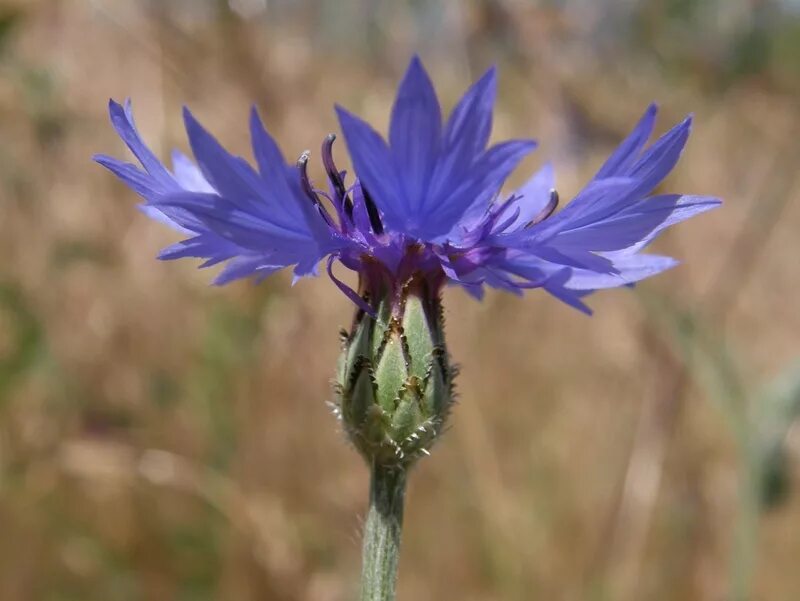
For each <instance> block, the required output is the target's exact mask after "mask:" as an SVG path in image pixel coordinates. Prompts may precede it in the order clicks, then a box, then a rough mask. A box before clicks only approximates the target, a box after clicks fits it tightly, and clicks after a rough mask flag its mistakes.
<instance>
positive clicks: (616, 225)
mask: <svg viewBox="0 0 800 601" xmlns="http://www.w3.org/2000/svg"><path fill="white" fill-rule="evenodd" d="M717 206H719V201H717V200H716V199H713V198H704V197H685V196H679V195H677V194H670V195H663V196H654V197H652V198H646V199H644V200H641V201H639V202H636V203H633V204H631V205H629V206H628V207H626V208H624V209H623V210H621V211H619V212H618V213H616V214H614V215H612V216H611V217H609V218H606V219H603V220H601V221H598V222H596V223H594V224H591V225H588V226H585V227H581V228H576V229H570V230H568V231H564V232H562V233H559V234H558V235H557V236H556V237H555V239H554V240H553V244H554V245H557V246H558V247H559V248H582V249H589V250H593V251H614V250H622V249H625V248H629V247H631V246H634V245H638V244H640V243H641V242H642V241H644V240H652V239H653V236H652V233H653V232H654V231H659V232H660V231H662V230H663V229H664V228H665V227H667V226H668V225H671V224H672V223H677V222H678V221H682V220H684V219H688V218H689V217H691V216H693V215H698V214H700V213H703V212H705V211H708V210H710V209H713V208H715V207H717ZM676 212H677V215H676V216H675V217H673V215H674V214H675V213H676ZM670 218H672V219H671V220H670ZM667 220H670V221H669V222H668V221H667ZM665 222H666V225H664V224H665Z"/></svg>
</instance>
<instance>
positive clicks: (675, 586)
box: [0, 0, 800, 601]
mask: <svg viewBox="0 0 800 601" xmlns="http://www.w3.org/2000/svg"><path fill="white" fill-rule="evenodd" d="M414 52H419V53H420V54H421V55H422V57H423V58H424V60H425V62H426V64H427V66H428V68H429V69H430V71H431V74H432V76H433V79H434V81H435V82H436V84H437V88H438V90H439V92H440V94H441V97H442V102H443V105H444V106H445V107H446V108H448V109H449V108H450V107H452V105H453V104H454V102H455V100H456V99H457V98H458V97H459V95H460V94H461V93H462V91H463V90H464V89H465V88H466V86H467V85H468V84H469V83H470V82H472V81H473V80H474V79H475V78H477V77H478V76H479V75H480V74H481V73H482V72H483V70H484V69H485V68H487V67H488V66H489V65H491V64H497V65H498V66H499V67H500V90H499V101H498V109H497V111H498V112H497V116H496V125H495V133H494V136H495V138H496V139H505V138H508V137H512V136H523V137H527V136H533V137H536V138H538V139H539V140H540V142H541V146H540V148H539V150H537V152H536V153H534V156H533V157H532V158H530V159H528V160H526V162H525V163H524V165H523V168H522V169H521V170H520V171H519V173H518V174H517V175H515V177H514V179H513V181H512V182H511V183H512V184H514V183H520V182H521V181H522V179H523V178H524V177H525V176H526V175H528V174H530V173H531V172H532V170H533V169H535V168H536V167H537V166H538V165H540V164H541V163H542V162H543V161H544V160H553V161H554V162H555V164H556V173H557V177H558V185H559V190H560V192H561V196H562V198H570V197H571V196H572V194H574V193H575V192H576V191H577V190H578V189H579V188H580V186H581V185H582V183H583V182H585V181H586V180H587V179H588V178H589V177H591V175H592V174H593V173H594V171H595V170H596V169H597V168H598V167H599V165H600V164H601V163H602V161H603V157H604V156H605V155H606V154H607V153H608V152H609V151H610V149H611V148H612V147H613V146H614V145H615V144H616V143H617V142H618V141H619V140H621V138H622V137H623V136H624V135H625V133H626V132H627V131H628V130H629V129H630V128H631V127H632V126H633V124H634V123H635V122H636V120H637V119H638V118H639V116H640V114H641V113H642V112H643V111H644V109H645V107H646V106H647V104H648V103H650V102H651V101H653V100H657V101H659V103H660V105H661V108H662V112H661V120H660V122H659V126H658V127H659V131H663V130H664V129H666V128H667V127H668V126H670V125H672V124H673V123H675V122H677V121H678V120H679V119H681V118H682V117H683V116H684V115H685V114H686V113H689V112H693V113H694V114H695V117H696V122H695V123H696V125H695V130H694V134H693V136H692V138H691V139H690V143H689V146H688V149H687V150H686V152H685V154H684V156H683V159H682V161H681V162H680V163H679V165H678V167H677V169H676V170H675V172H674V173H673V175H671V176H670V178H669V179H668V180H667V184H666V187H667V188H668V189H669V190H670V191H680V192H691V193H697V194H706V195H716V196H720V197H722V198H723V199H724V200H725V204H724V206H723V208H722V209H720V210H718V211H715V212H713V213H710V214H707V215H704V216H702V217H699V218H697V219H695V220H693V221H691V222H689V223H686V224H684V225H681V226H679V227H678V228H676V229H675V230H674V231H670V232H668V233H667V234H666V235H665V236H663V237H662V238H661V239H660V240H659V241H658V242H657V243H656V244H655V250H656V251H657V252H660V253H663V254H670V255H673V256H676V257H679V258H680V259H682V260H684V261H685V263H684V265H682V266H681V267H679V268H677V269H675V270H673V271H672V272H670V273H667V274H665V275H663V276H660V277H658V278H655V279H654V280H653V281H648V282H646V283H645V284H643V285H642V286H640V287H639V288H638V289H637V290H635V291H629V290H622V291H619V290H617V291H608V292H602V293H599V294H597V295H595V296H593V297H592V298H591V299H590V304H591V305H592V306H593V307H594V309H595V310H596V315H595V316H594V317H592V318H587V317H585V316H583V315H581V314H579V313H577V312H576V311H574V310H572V309H570V308H568V307H566V306H564V305H561V304H559V303H557V302H555V301H554V300H552V299H550V298H547V297H545V295H544V294H542V293H538V292H536V291H533V292H531V293H530V294H528V295H526V297H525V298H523V299H519V298H516V297H512V296H509V295H504V294H499V293H491V294H489V295H488V297H487V298H486V300H485V301H484V302H483V303H480V304H479V303H476V302H474V301H472V300H471V299H469V298H467V297H466V295H465V294H464V293H462V292H460V291H459V290H447V291H446V294H445V303H446V316H447V321H448V327H449V338H450V348H451V351H452V353H453V355H454V359H455V360H456V361H457V362H459V363H460V364H461V367H462V375H461V377H460V380H459V382H458V388H459V391H460V404H459V406H458V407H457V408H456V410H455V413H454V415H453V419H452V428H451V429H450V431H449V432H448V434H447V435H446V436H445V437H444V438H443V440H442V441H441V442H440V444H439V445H438V446H437V447H436V448H435V450H434V453H433V457H432V458H431V459H428V460H425V461H423V462H421V463H420V464H419V465H418V466H417V467H416V468H415V470H414V471H415V473H414V474H413V477H412V479H411V484H410V490H409V494H408V497H407V513H406V529H405V533H404V541H403V552H402V557H401V566H400V589H399V598H400V599H401V600H412V599H413V600H415V601H427V600H433V599H437V600H441V599H460V600H467V601H469V600H476V601H477V600H481V601H485V600H517V599H519V600H523V599H524V600H527V599H554V600H562V599H563V600H575V601H578V600H581V601H582V600H606V599H608V600H614V601H616V600H639V599H648V600H651V599H653V600H665V601H666V600H695V599H698V600H700V599H702V600H706V599H709V600H723V599H735V600H737V601H739V600H745V599H757V600H769V601H781V600H787V601H789V600H796V599H800V571H798V569H797V558H798V557H800V495H798V494H797V489H798V485H800V426H798V425H797V424H796V423H795V421H796V418H797V417H798V415H800V344H798V343H800V311H799V310H798V307H800V285H798V284H799V283H800V238H799V237H798V231H800V204H799V203H798V202H797V200H798V196H799V195H800V100H799V98H800V2H797V0H782V1H781V0H760V1H759V0H694V1H693V0H642V1H636V0H615V1H609V2H603V3H600V2H593V1H591V0H560V1H559V0H550V1H547V0H541V1H538V2H535V1H524V0H500V1H494V2H491V1H486V0H483V1H481V0H470V1H466V2H460V3H455V2H445V1H444V0H432V1H428V2H424V1H422V0H417V1H414V2H397V1H396V2H391V1H389V0H383V1H380V0H337V1H333V0H329V1H321V2H316V3H304V2H290V1H288V0H191V1H190V0H170V1H169V2H167V1H158V0H152V1H144V0H139V1H130V0H90V1H83V2H81V1H79V0H17V1H14V0H11V1H9V0H3V2H2V3H0V532H2V536H0V600H2V601H17V600H21V601H27V600H31V601H33V600H36V601H39V600H41V601H72V600H75V601H78V600H80V601H95V600H96V601H135V600H153V601H159V600H180V601H194V600H199V601H202V600H217V599H224V600H226V601H228V600H231V601H239V600H242V601H248V600H259V601H266V600H271V599H275V600H287V601H304V600H307V601H339V600H348V599H353V598H355V596H356V588H357V582H358V574H359V569H360V568H359V565H360V532H361V527H362V518H363V515H364V510H365V507H366V500H367V488H368V482H367V471H366V469H365V468H364V466H363V465H362V462H361V460H360V458H359V457H358V456H357V455H356V453H355V452H354V451H353V450H352V449H350V448H349V447H348V445H347V444H346V443H345V441H344V438H343V436H342V435H341V434H340V433H339V431H338V428H337V424H336V422H335V420H334V418H333V417H332V416H331V415H330V412H329V410H328V408H327V407H326V406H325V404H324V401H325V400H327V399H330V398H331V397H332V393H331V387H330V378H331V376H332V374H333V370H334V364H335V360H336V356H337V354H338V350H339V344H338V340H337V331H338V329H339V327H341V326H348V325H349V322H350V319H351V313H352V311H353V307H352V305H351V304H350V302H349V301H348V300H347V299H346V298H345V297H344V296H343V295H342V294H341V293H339V292H338V291H337V290H336V289H335V287H334V286H332V285H331V284H330V282H328V281H327V278H318V279H316V280H306V281H303V282H301V283H299V284H297V285H296V286H294V287H291V286H290V285H289V284H290V279H291V278H290V275H289V274H285V273H284V274H280V275H279V276H276V277H272V278H270V279H269V280H267V281H266V282H265V283H264V284H262V285H259V286H255V285H253V284H252V283H250V282H239V283H235V284H232V285H230V286H227V287H225V288H212V287H210V286H209V285H208V282H209V281H210V279H211V277H212V275H213V274H212V273H210V272H208V271H198V270H197V269H195V267H196V266H195V265H193V264H192V261H189V260H187V261H181V262H177V263H160V262H158V261H156V260H155V259H154V257H155V255H156V253H157V251H158V250H159V249H160V248H161V247H163V246H166V245H167V244H169V243H171V242H173V241H175V240H176V236H175V234H174V233H173V232H171V231H170V230H169V229H168V228H165V227H161V226H159V225H158V224H156V223H153V222H151V221H149V220H147V219H146V218H145V217H143V216H142V215H141V214H140V213H139V212H138V211H137V210H136V209H135V204H136V203H137V201H138V199H137V198H136V197H135V195H134V194H133V193H132V192H130V191H129V190H128V189H127V188H125V187H123V186H122V185H121V184H120V183H118V182H117V180H116V179H115V178H114V177H112V176H111V175H110V174H108V173H107V172H105V171H104V170H103V169H101V168H100V167H99V166H97V165H95V164H93V163H92V162H91V161H90V156H91V155H92V154H93V153H95V152H105V153H108V154H113V155H116V156H128V155H127V154H126V151H125V149H124V147H123V145H122V143H121V142H120V141H119V139H118V138H117V137H116V135H115V134H114V132H113V130H112V128H111V126H110V125H109V123H108V119H107V113H106V110H107V107H106V103H107V100H108V98H109V97H114V98H116V99H118V100H121V99H123V98H125V97H128V96H130V97H132V98H133V101H134V107H135V112H136V115H137V117H138V123H139V126H140V128H141V130H142V132H143V135H144V136H145V138H146V139H147V140H148V142H149V143H150V144H151V146H152V147H153V148H154V149H155V150H156V152H158V153H159V154H160V155H161V156H162V157H164V158H166V157H167V156H168V152H169V151H170V149H171V148H173V147H179V148H182V149H184V150H186V148H187V146H186V141H185V137H184V135H183V132H182V121H181V117H180V108H181V105H182V104H184V103H186V104H188V105H190V106H191V108H192V109H193V111H194V112H195V114H196V115H197V116H198V117H199V118H200V119H201V120H202V121H203V122H204V123H205V124H206V125H207V126H208V127H209V128H210V129H211V130H212V131H213V132H215V133H216V134H217V135H218V137H219V138H220V139H221V141H222V142H223V143H224V144H226V145H227V146H228V148H230V149H232V150H235V151H238V152H240V153H243V154H244V155H245V156H249V149H248V138H247V111H248V108H249V106H250V104H251V103H255V104H256V105H258V107H259V108H260V109H261V111H262V114H263V115H264V118H265V121H266V123H267V124H268V127H269V128H270V129H271V131H272V132H273V133H274V134H275V135H276V137H277V138H278V140H279V142H280V143H281V145H282V148H283V150H284V151H285V153H286V154H287V155H288V156H295V155H299V154H300V152H302V151H303V150H304V149H306V148H312V149H314V150H316V149H317V148H318V146H319V144H320V142H321V141H322V139H323V137H324V135H325V134H327V133H328V132H331V131H334V132H335V131H338V128H337V125H336V122H335V119H334V113H333V110H332V105H333V103H334V102H341V103H342V104H343V105H345V106H347V107H348V108H350V109H352V110H354V111H356V112H358V113H359V114H361V115H363V116H365V117H367V118H368V119H369V120H370V121H372V122H373V123H376V124H378V125H379V127H380V128H382V129H383V128H385V126H386V123H387V121H388V115H389V111H390V106H391V101H392V97H393V92H394V88H395V85H396V83H397V82H398V80H399V78H400V76H401V75H402V72H403V70H404V69H405V66H406V64H407V62H408V59H409V57H410V55H411V54H412V53H414ZM384 131H385V130H384ZM342 150H343V149H342V148H340V151H339V155H338V156H339V157H341V159H340V160H342V161H343V160H344V153H343V152H342ZM312 162H313V163H314V169H316V170H317V171H315V172H314V173H315V174H316V176H317V177H321V175H322V172H321V169H320V167H319V165H318V164H317V163H316V162H315V161H312Z"/></svg>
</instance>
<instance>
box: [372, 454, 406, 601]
mask: <svg viewBox="0 0 800 601" xmlns="http://www.w3.org/2000/svg"><path fill="white" fill-rule="evenodd" d="M405 490H406V472H405V470H404V469H402V468H397V467H387V466H385V465H379V464H373V466H372V480H371V482H370V491H369V513H368V514H367V523H366V525H365V527H364V549H363V560H362V561H363V564H362V568H361V601H394V598H395V584H396V582H397V562H398V560H399V557H400V533H401V530H402V528H403V498H404V496H405Z"/></svg>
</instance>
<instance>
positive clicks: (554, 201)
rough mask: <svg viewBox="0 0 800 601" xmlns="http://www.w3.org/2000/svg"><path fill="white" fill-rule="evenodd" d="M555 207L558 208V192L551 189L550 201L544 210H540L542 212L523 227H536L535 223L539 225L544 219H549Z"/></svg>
mask: <svg viewBox="0 0 800 601" xmlns="http://www.w3.org/2000/svg"><path fill="white" fill-rule="evenodd" d="M557 206H558V192H557V191H556V189H555V188H553V189H552V190H550V200H548V201H547V205H545V207H544V209H542V211H541V212H540V213H539V214H538V215H537V216H536V217H534V218H533V219H532V220H531V221H529V222H528V224H527V225H526V226H525V227H531V226H533V225H536V224H537V223H541V222H542V221H544V220H545V219H547V218H548V217H550V215H552V214H553V211H555V210H556V207H557Z"/></svg>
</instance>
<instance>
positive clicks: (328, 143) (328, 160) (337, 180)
mask: <svg viewBox="0 0 800 601" xmlns="http://www.w3.org/2000/svg"><path fill="white" fill-rule="evenodd" d="M335 139H336V134H328V136H327V137H326V138H325V141H324V142H323V143H322V164H323V165H325V172H326V173H327V174H328V179H330V180H331V184H333V189H334V190H335V192H336V200H337V202H339V203H341V206H342V207H344V211H345V213H347V216H348V217H352V216H353V201H352V200H351V199H350V197H349V196H348V195H347V190H346V188H345V187H344V181H343V180H342V176H341V174H340V173H339V170H338V169H337V168H336V163H334V162H333V141H334V140H335Z"/></svg>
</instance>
